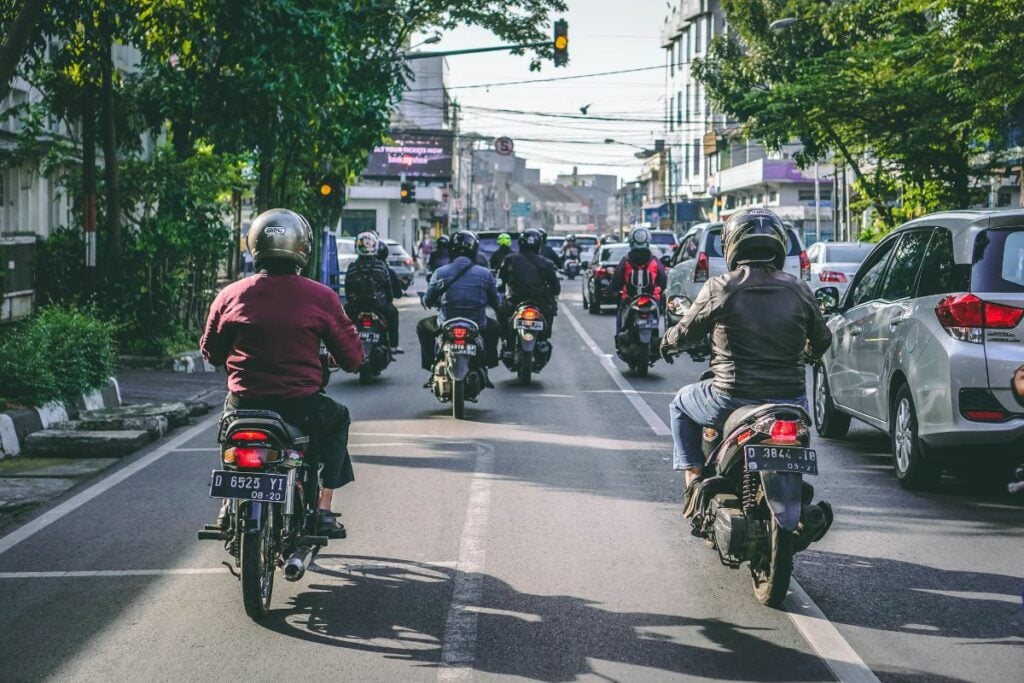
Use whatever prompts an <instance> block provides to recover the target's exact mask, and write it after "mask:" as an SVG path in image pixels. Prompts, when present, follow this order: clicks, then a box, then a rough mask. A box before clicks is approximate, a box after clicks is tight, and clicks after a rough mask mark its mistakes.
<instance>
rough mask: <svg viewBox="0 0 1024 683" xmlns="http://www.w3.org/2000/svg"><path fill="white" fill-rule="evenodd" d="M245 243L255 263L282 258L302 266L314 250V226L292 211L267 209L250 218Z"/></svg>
mask: <svg viewBox="0 0 1024 683" xmlns="http://www.w3.org/2000/svg"><path fill="white" fill-rule="evenodd" d="M245 244H246V246H247V247H248V248H249V253H250V254H252V260H253V262H254V263H256V264H259V263H260V262H261V261H266V260H267V259H282V260H285V261H291V262H292V263H294V264H295V265H296V266H297V267H298V268H305V267H306V264H307V263H308V262H309V254H310V252H312V251H313V229H312V228H310V226H309V221H307V220H306V219H305V218H303V217H302V216H301V215H300V214H298V213H295V212H294V211H291V210H289V209H269V210H267V211H264V212H263V213H261V214H260V215H259V216H256V218H255V219H254V220H253V222H252V224H251V225H250V226H249V233H248V234H247V235H246V236H245Z"/></svg>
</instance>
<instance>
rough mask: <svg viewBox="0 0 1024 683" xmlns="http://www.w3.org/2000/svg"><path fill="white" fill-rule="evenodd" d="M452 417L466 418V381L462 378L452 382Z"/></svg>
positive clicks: (457, 418)
mask: <svg viewBox="0 0 1024 683" xmlns="http://www.w3.org/2000/svg"><path fill="white" fill-rule="evenodd" d="M452 417H454V418H455V419H456V420H464V419H465V418H466V382H465V381H462V380H460V381H458V382H453V383H452Z"/></svg>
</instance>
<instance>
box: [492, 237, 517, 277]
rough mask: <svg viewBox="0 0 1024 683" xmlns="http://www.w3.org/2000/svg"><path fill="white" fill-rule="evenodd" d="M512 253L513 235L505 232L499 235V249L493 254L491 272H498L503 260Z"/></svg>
mask: <svg viewBox="0 0 1024 683" xmlns="http://www.w3.org/2000/svg"><path fill="white" fill-rule="evenodd" d="M511 253H512V235H510V234H508V233H507V232H503V233H501V234H500V235H498V249H497V250H496V251H495V252H494V253H493V254H491V272H495V273H496V272H498V269H499V268H501V262H502V261H504V260H505V257H506V256H508V255H509V254H511Z"/></svg>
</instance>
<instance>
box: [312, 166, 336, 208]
mask: <svg viewBox="0 0 1024 683" xmlns="http://www.w3.org/2000/svg"><path fill="white" fill-rule="evenodd" d="M316 193H317V196H318V197H320V201H321V202H323V203H324V204H326V205H332V204H334V203H335V202H337V201H339V200H340V199H341V193H342V188H341V181H340V179H339V178H338V176H336V175H334V174H333V173H328V174H327V175H324V176H323V177H321V178H320V182H319V183H317V185H316Z"/></svg>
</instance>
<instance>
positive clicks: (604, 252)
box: [600, 245, 629, 263]
mask: <svg viewBox="0 0 1024 683" xmlns="http://www.w3.org/2000/svg"><path fill="white" fill-rule="evenodd" d="M628 253H629V247H628V246H626V245H617V246H614V247H604V248H603V249H601V258H600V263H608V262H610V261H614V262H615V263H618V262H619V261H621V260H622V259H623V258H625V257H626V254H628Z"/></svg>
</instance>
